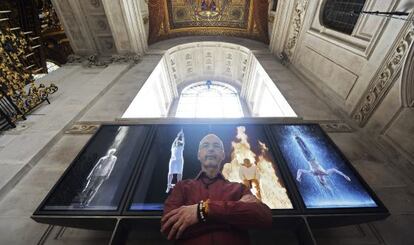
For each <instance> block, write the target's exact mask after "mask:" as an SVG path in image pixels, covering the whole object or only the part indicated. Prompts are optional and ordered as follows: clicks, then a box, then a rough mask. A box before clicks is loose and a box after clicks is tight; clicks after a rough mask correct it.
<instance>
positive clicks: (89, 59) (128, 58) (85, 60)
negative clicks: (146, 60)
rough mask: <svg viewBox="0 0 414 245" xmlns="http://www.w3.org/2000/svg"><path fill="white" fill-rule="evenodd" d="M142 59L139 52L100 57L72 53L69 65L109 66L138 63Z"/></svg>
mask: <svg viewBox="0 0 414 245" xmlns="http://www.w3.org/2000/svg"><path fill="white" fill-rule="evenodd" d="M140 60H141V55H138V54H128V55H112V56H105V57H100V56H98V55H90V56H79V55H70V56H69V57H68V62H67V64H68V65H71V64H75V65H76V64H78V65H79V64H81V65H82V66H85V67H107V66H108V65H110V64H119V63H133V64H137V63H139V61H140Z"/></svg>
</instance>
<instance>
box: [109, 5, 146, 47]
mask: <svg viewBox="0 0 414 245" xmlns="http://www.w3.org/2000/svg"><path fill="white" fill-rule="evenodd" d="M102 3H103V5H104V9H105V14H106V16H107V18H108V22H109V25H110V27H111V30H112V34H113V37H114V40H115V46H116V48H117V51H118V53H119V54H126V53H136V54H144V53H145V51H146V50H147V47H148V44H147V35H146V33H145V27H144V23H143V19H142V14H141V9H140V8H141V7H140V4H139V1H138V0H102Z"/></svg>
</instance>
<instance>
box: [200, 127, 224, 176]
mask: <svg viewBox="0 0 414 245" xmlns="http://www.w3.org/2000/svg"><path fill="white" fill-rule="evenodd" d="M198 160H200V162H201V168H202V169H203V171H205V172H206V174H207V175H208V176H209V177H214V176H210V175H217V173H218V172H219V171H220V164H221V162H222V161H223V160H224V149H223V142H221V140H220V138H219V137H217V136H216V135H214V134H209V135H207V136H205V137H204V138H203V139H202V140H201V142H200V146H199V148H198Z"/></svg>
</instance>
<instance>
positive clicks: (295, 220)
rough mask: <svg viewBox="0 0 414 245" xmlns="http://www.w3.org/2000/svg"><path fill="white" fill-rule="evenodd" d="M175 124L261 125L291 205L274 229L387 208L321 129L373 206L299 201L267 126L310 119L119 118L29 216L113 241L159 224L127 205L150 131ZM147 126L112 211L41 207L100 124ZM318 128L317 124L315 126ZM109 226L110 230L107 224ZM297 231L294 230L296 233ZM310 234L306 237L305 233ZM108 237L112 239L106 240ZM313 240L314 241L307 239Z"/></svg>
mask: <svg viewBox="0 0 414 245" xmlns="http://www.w3.org/2000/svg"><path fill="white" fill-rule="evenodd" d="M170 124H171V125H177V124H178V125H179V124H186V125H188V124H194V125H200V124H201V125H203V124H217V125H234V126H237V125H261V126H263V129H264V135H265V136H266V140H267V141H268V143H269V149H270V152H271V153H270V154H271V156H272V157H273V159H274V160H275V161H276V162H277V167H278V169H279V173H280V177H281V178H282V180H283V183H284V185H285V188H286V189H287V192H288V196H289V198H290V200H291V202H292V204H293V209H280V210H272V214H273V220H274V227H279V228H286V227H294V228H295V227H296V228H295V229H301V230H302V229H303V231H304V232H305V233H304V235H303V237H308V236H309V234H308V233H309V232H310V233H311V231H310V227H311V226H312V227H334V226H341V225H349V224H358V223H363V222H370V221H373V220H379V219H383V218H385V217H387V216H389V212H388V210H387V209H386V207H385V206H384V204H383V203H382V202H381V201H380V200H379V199H378V197H377V196H376V194H375V193H374V192H373V190H372V189H371V188H370V187H369V186H368V185H367V183H366V182H365V181H364V180H363V179H362V177H361V176H360V175H359V174H358V172H357V171H356V169H355V168H354V167H353V166H352V164H351V163H350V162H349V161H348V160H347V158H346V157H345V156H344V155H343V153H342V152H341V151H340V150H339V148H338V147H337V146H336V145H335V143H334V142H333V141H332V139H331V138H330V137H329V136H328V135H327V134H326V132H324V131H323V130H322V129H321V131H322V134H323V135H324V137H325V138H326V140H327V141H328V142H329V143H330V144H331V145H332V147H333V148H334V149H335V150H336V151H337V152H338V154H339V156H340V157H341V159H342V160H343V161H344V162H345V164H346V165H347V166H348V167H349V170H350V171H351V172H352V173H353V174H354V176H355V177H356V178H357V179H358V181H359V182H360V183H361V185H362V187H363V188H365V190H366V192H367V193H368V194H369V196H370V197H371V198H372V199H373V200H374V201H375V202H376V204H377V205H378V207H372V208H371V207H368V208H366V207H361V208H333V209H332V208H327V209H325V208H321V209H309V208H306V207H305V204H304V201H303V199H302V197H301V195H300V193H299V190H298V188H297V186H296V183H295V181H294V178H293V176H292V174H291V172H290V171H289V169H288V166H287V163H286V160H285V159H284V157H283V155H282V152H281V150H280V148H279V146H278V144H277V141H276V138H275V137H276V135H275V133H273V132H272V130H271V125H281V124H282V125H283V124H284V125H318V124H317V123H314V122H303V121H301V120H286V119H280V120H276V121H273V122H268V119H258V120H255V119H249V120H245V119H242V120H240V119H238V120H204V121H203V120H154V121H151V120H141V121H140V122H126V123H125V122H121V123H113V124H110V123H109V124H104V125H102V126H101V127H100V128H99V129H98V130H97V132H96V133H95V134H94V135H93V136H92V137H91V138H90V139H89V141H88V142H87V143H86V145H85V146H84V147H83V148H82V150H81V151H80V152H79V154H78V155H77V156H76V158H75V159H74V160H73V161H72V163H71V165H70V166H69V167H68V168H67V169H66V170H65V171H64V173H63V174H62V176H61V178H60V179H59V180H58V181H57V183H56V184H55V185H54V186H53V188H52V189H51V190H50V191H49V193H48V194H47V195H46V197H45V198H44V200H43V201H42V202H41V203H40V205H39V207H38V208H37V209H36V211H35V212H34V214H33V216H32V218H33V219H34V220H36V221H38V222H40V223H46V224H52V225H60V226H71V227H79V228H88V229H105V230H111V229H113V230H114V233H113V236H114V237H113V239H116V238H117V237H118V236H119V234H120V233H122V234H123V232H125V230H127V228H126V227H131V226H134V227H135V226H138V227H140V228H143V227H146V226H148V227H155V226H159V219H160V216H161V212H158V211H156V212H154V211H130V210H129V207H130V204H131V202H132V199H133V195H134V190H135V188H136V185H137V184H138V181H139V177H140V176H141V175H142V174H145V173H144V171H143V169H144V164H145V160H146V158H147V157H148V155H149V152H150V148H151V145H152V143H153V140H154V138H155V135H156V130H157V128H158V125H170ZM133 125H139V126H147V127H148V132H147V133H146V135H145V143H144V144H143V146H142V149H141V150H140V152H139V153H138V154H137V156H136V164H135V167H134V169H133V170H132V173H131V175H130V178H129V180H128V182H127V185H126V188H125V191H124V193H123V195H122V197H121V200H120V203H119V206H118V210H116V211H97V210H87V211H73V210H68V211H47V210H44V209H43V207H44V205H45V203H46V202H47V200H48V198H49V197H50V196H51V195H52V194H53V193H54V191H55V190H56V189H57V187H58V186H59V184H60V183H61V182H62V180H63V178H64V177H65V176H66V174H68V173H69V171H70V170H71V168H72V167H73V165H74V164H75V163H76V161H77V160H78V158H79V157H80V156H81V155H82V153H83V152H84V151H85V149H86V148H87V147H88V146H89V144H90V143H91V142H92V141H93V140H94V139H95V138H96V135H97V134H99V132H100V131H101V130H102V129H103V128H104V127H106V126H133ZM318 127H319V128H320V126H319V125H318ZM112 227H113V228H112ZM301 232H302V231H300V232H299V233H301ZM310 237H312V235H311V234H310ZM111 241H112V239H111ZM309 244H315V243H309Z"/></svg>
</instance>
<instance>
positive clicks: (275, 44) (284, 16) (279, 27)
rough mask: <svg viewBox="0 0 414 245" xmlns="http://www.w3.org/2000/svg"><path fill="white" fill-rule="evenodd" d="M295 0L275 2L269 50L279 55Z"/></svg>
mask: <svg viewBox="0 0 414 245" xmlns="http://www.w3.org/2000/svg"><path fill="white" fill-rule="evenodd" d="M296 2H297V0H281V1H278V3H277V9H276V15H275V20H274V24H273V30H272V34H271V37H270V44H269V48H270V51H271V52H272V53H273V54H275V55H277V56H279V55H280V54H281V53H282V52H283V49H284V47H285V43H286V40H287V37H288V35H289V31H290V22H291V19H292V15H293V10H294V7H295V5H296Z"/></svg>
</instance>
